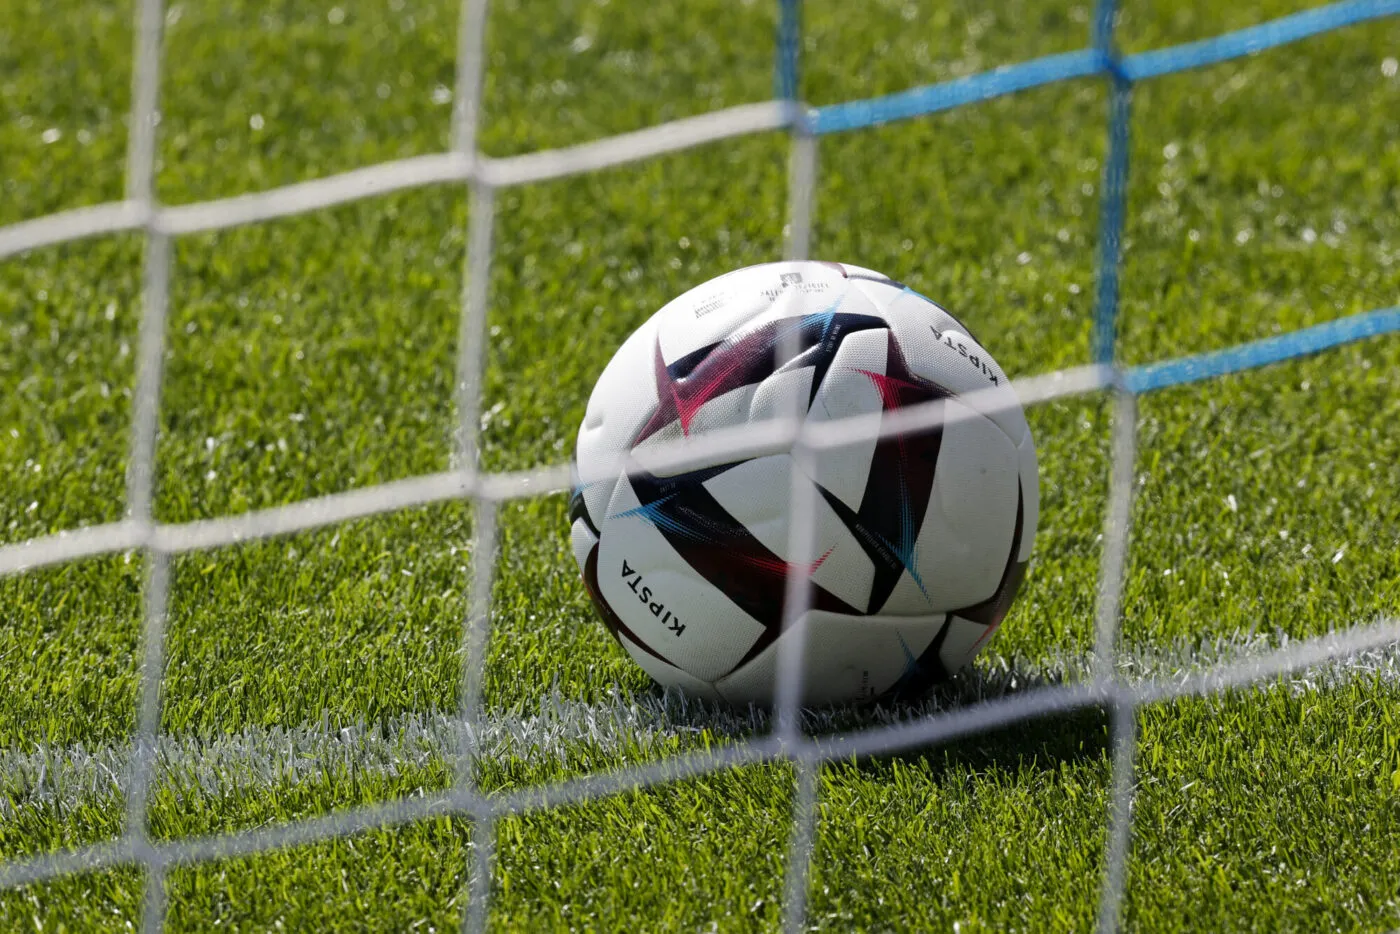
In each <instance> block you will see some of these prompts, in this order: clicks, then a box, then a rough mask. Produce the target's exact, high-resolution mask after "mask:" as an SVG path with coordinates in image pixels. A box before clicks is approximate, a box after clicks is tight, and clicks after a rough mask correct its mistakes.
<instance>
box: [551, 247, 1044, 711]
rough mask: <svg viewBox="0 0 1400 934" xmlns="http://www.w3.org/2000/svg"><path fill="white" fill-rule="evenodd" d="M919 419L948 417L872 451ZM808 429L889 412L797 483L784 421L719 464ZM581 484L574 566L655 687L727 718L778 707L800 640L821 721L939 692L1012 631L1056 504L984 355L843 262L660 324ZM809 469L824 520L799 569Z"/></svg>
mask: <svg viewBox="0 0 1400 934" xmlns="http://www.w3.org/2000/svg"><path fill="white" fill-rule="evenodd" d="M794 352H795V355H792V354H793V353H794ZM920 403H929V405H928V406H926V408H941V411H942V415H943V418H942V420H941V421H940V422H938V423H936V424H934V425H933V426H932V427H922V426H920V427H917V428H916V430H914V431H911V432H906V433H903V434H893V435H889V436H885V437H881V436H880V431H879V429H878V428H876V427H875V426H876V425H878V424H879V423H880V422H881V420H882V419H883V418H884V416H881V415H878V414H873V413H889V412H890V411H891V410H894V409H898V408H901V407H904V406H911V405H917V404H920ZM797 414H800V415H801V416H802V417H804V418H805V419H806V421H807V422H808V423H815V422H831V421H835V420H838V419H843V418H848V417H851V416H859V415H867V416H872V415H873V417H867V418H865V419H861V420H858V421H857V422H856V424H858V425H861V426H864V427H853V428H850V429H849V432H848V433H847V434H843V435H841V436H840V446H838V447H834V448H832V447H822V448H820V449H817V450H815V451H813V452H812V453H811V456H810V457H809V458H808V459H804V460H803V461H802V462H801V466H799V462H798V461H797V460H796V459H795V458H794V456H793V447H792V432H791V431H788V432H782V431H774V430H772V425H770V426H769V428H768V430H766V431H765V430H764V428H763V427H762V426H761V425H759V426H758V427H756V428H754V429H753V431H752V437H751V438H749V439H747V440H746V441H745V442H744V443H745V444H746V445H747V446H746V447H745V448H744V449H743V451H742V453H741V454H739V455H737V456H736V455H735V454H734V453H733V449H732V448H731V449H730V450H729V451H728V452H727V453H721V454H718V455H716V454H714V453H710V454H708V455H707V454H706V452H705V451H704V450H703V448H704V447H705V444H704V441H705V440H706V436H712V435H713V434H714V433H715V432H717V431H719V430H720V429H730V431H729V432H728V434H729V436H730V437H731V438H732V437H733V435H734V434H735V432H734V431H733V430H732V429H734V428H735V427H736V426H742V425H746V424H747V425H751V426H752V425H754V424H755V423H761V422H764V421H768V420H772V419H780V418H784V417H788V418H791V417H792V416H793V415H797ZM814 427H815V426H814ZM839 430H842V431H846V430H847V429H844V428H843V429H839ZM709 441H710V444H709V447H710V448H712V449H713V448H714V447H715V446H716V445H715V439H714V438H713V437H710V438H709ZM691 448H694V449H695V453H694V456H690V455H689V454H688V453H687V452H688V451H689V450H690V449H691ZM678 449H679V458H680V461H678V454H677V451H678ZM678 463H679V466H677V464H678ZM575 469H576V471H577V473H576V487H575V491H574V495H573V499H572V501H571V504H570V512H569V515H570V522H571V525H572V529H571V531H572V539H573V550H574V555H575V557H576V558H577V560H578V564H579V567H580V569H581V570H582V571H583V578H584V581H585V583H586V585H587V588H588V592H589V594H590V596H591V597H592V598H593V602H594V604H595V605H596V606H597V608H598V612H599V613H600V614H601V615H602V617H603V622H604V623H605V624H606V626H607V628H608V630H609V631H610V632H611V633H612V634H613V636H615V637H616V638H617V641H618V642H619V643H621V644H622V647H623V648H624V649H626V651H627V653H628V654H629V655H630V656H631V657H632V658H633V659H634V660H636V662H637V664H638V665H640V666H641V667H642V668H643V669H644V670H645V671H646V672H647V673H648V674H649V675H651V677H652V678H654V679H655V680H656V681H658V682H660V683H661V684H663V685H673V686H675V687H678V688H680V689H682V690H684V691H687V692H689V693H693V694H698V695H701V696H704V697H707V698H711V699H715V700H723V701H728V702H730V703H733V704H745V703H758V704H768V703H771V702H772V699H773V696H774V692H775V680H776V672H777V667H778V665H777V661H778V653H779V651H780V647H781V645H782V644H783V641H784V640H786V639H791V638H794V637H796V636H797V635H798V632H799V630H802V631H803V635H804V636H805V643H804V648H803V656H802V664H803V694H802V700H803V702H804V703H807V704H828V703H841V702H849V701H868V700H873V699H875V698H879V697H882V696H886V695H890V694H896V693H898V694H913V693H917V692H921V691H923V690H925V689H927V687H928V686H929V685H930V684H932V683H934V682H936V681H938V680H941V679H944V678H947V677H948V676H949V675H950V674H951V673H952V672H954V671H956V670H957V669H959V668H961V667H962V666H963V665H965V664H967V662H968V661H970V660H971V659H972V657H973V656H974V655H976V654H977V651H978V650H979V649H981V647H982V646H983V645H985V644H986V642H987V640H988V638H989V637H990V636H991V635H992V633H994V632H995V631H996V629H997V627H998V626H999V625H1000V624H1001V621H1002V619H1003V618H1004V617H1005V616H1006V612H1007V610H1008V608H1009V607H1010V604H1011V600H1012V598H1013V597H1014V596H1015V594H1016V590H1017V588H1018V587H1019V586H1020V583H1021V579H1022V577H1023V576H1024V574H1025V570H1026V564H1027V561H1028V559H1029V557H1030V553H1031V543H1032V541H1033V540H1034V538H1035V528H1036V518H1037V514H1038V509H1039V503H1040V493H1039V487H1038V481H1037V472H1036V459H1035V445H1034V443H1033V441H1032V439H1031V433H1030V429H1029V427H1028V426H1027V425H1026V419H1025V415H1024V413H1023V412H1022V410H1021V406H1020V403H1019V402H1018V401H1017V399H1016V396H1015V393H1014V390H1012V388H1011V387H1010V385H1009V383H1008V380H1007V378H1006V374H1005V373H1003V372H1002V370H1001V368H1000V367H999V366H997V364H996V362H995V361H994V360H993V359H992V357H991V355H990V354H988V353H987V351H986V350H985V349H983V347H982V345H981V344H979V343H978V342H977V341H976V340H975V339H974V338H973V337H972V335H971V334H970V333H969V332H968V330H967V328H965V327H964V326H963V325H962V324H961V323H959V322H958V320H957V319H956V318H954V317H953V316H952V315H950V314H948V313H947V312H946V311H944V310H943V309H942V308H939V307H938V306H937V305H936V304H934V303H933V302H932V301H930V300H929V299H927V298H924V297H923V296H921V295H919V294H918V293H917V292H915V291H913V290H912V289H910V288H908V287H907V286H904V285H902V284H901V283H899V282H896V281H894V280H893V279H890V278H889V277H887V276H883V275H880V274H879V273H875V272H871V271H870V270H868V269H862V268H860V267H858V266H849V265H844V264H837V263H820V262H785V263H769V264H766V265H762V266H752V267H749V268H746V269H740V270H737V271H735V272H731V273H729V274H727V275H723V276H720V277H719V278H717V279H713V280H711V281H709V282H707V283H705V284H704V285H701V286H698V287H696V288H694V289H691V290H690V291H689V292H687V293H685V294H684V295H682V296H681V297H679V298H677V299H675V300H674V301H672V302H670V303H669V304H667V305H666V306H665V307H664V308H662V309H661V310H660V311H658V312H657V313H656V314H655V315H653V316H652V317H651V319H650V320H648V321H647V322H646V323H645V324H644V325H642V326H641V327H640V328H639V329H638V330H637V331H636V332H635V333H634V334H633V335H632V336H631V337H629V338H628V339H627V341H626V343H624V344H623V345H622V347H621V348H620V349H619V350H618V351H617V353H616V355H614V356H613V358H612V360H611V361H610V362H609V363H608V365H607V367H606V368H605V369H604V370H603V374H602V376H601V377H599V379H598V384H597V386H596V387H595V388H594V390H593V395H592V396H591V397H590V398H589V400H588V408H587V411H586V414H585V416H584V420H583V425H582V427H581V428H580V429H579V435H578V452H577V458H576V463H575ZM794 470H799V471H800V473H799V475H798V478H797V481H796V482H797V483H806V484H812V485H813V486H814V489H809V490H808V491H807V493H808V494H809V495H808V496H806V497H805V500H800V501H806V502H815V504H816V515H815V516H814V517H813V520H814V521H813V524H814V525H815V528H816V541H815V543H814V547H811V548H809V549H807V550H804V551H802V552H799V553H800V554H803V555H804V556H807V557H810V560H806V558H804V559H803V560H802V561H801V562H800V565H801V566H798V564H794V563H791V562H789V560H788V556H789V554H791V552H790V550H789V541H788V538H789V521H790V519H791V515H790V506H789V504H790V502H791V501H792V497H791V491H792V490H793V489H794V477H793V471H794ZM789 574H802V575H806V576H807V577H809V578H810V584H809V591H808V592H809V599H808V602H807V606H808V607H809V609H808V610H807V611H806V612H805V613H804V614H803V615H802V616H801V617H799V618H798V619H797V620H796V621H795V622H794V623H793V624H792V625H791V626H790V627H789V628H787V629H784V626H783V620H784V615H783V605H784V594H785V588H786V579H787V576H788V575H789Z"/></svg>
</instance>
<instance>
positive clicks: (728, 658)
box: [598, 479, 764, 681]
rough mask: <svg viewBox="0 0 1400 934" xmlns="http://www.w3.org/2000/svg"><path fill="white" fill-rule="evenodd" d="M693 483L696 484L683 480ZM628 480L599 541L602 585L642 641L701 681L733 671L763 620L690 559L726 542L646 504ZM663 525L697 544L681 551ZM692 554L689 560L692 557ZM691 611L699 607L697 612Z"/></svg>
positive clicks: (617, 495) (616, 496)
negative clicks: (712, 540)
mask: <svg viewBox="0 0 1400 934" xmlns="http://www.w3.org/2000/svg"><path fill="white" fill-rule="evenodd" d="M686 486H694V484H689V483H687V484H684V485H682V489H684V487H686ZM651 505H652V502H648V503H647V504H645V505H644V504H643V502H642V500H641V499H640V498H639V497H638V496H637V494H636V492H635V491H634V489H633V482H632V481H630V480H626V479H624V480H623V481H622V482H620V483H619V484H618V485H617V492H616V493H615V494H614V496H613V501H612V503H611V504H610V506H609V508H608V516H607V518H606V519H605V520H604V521H603V524H602V526H601V527H600V531H601V532H602V535H601V536H600V542H599V546H598V587H599V591H600V593H601V594H602V596H603V598H604V599H605V600H606V601H607V603H608V604H609V605H610V606H611V607H612V608H613V610H614V611H615V612H616V613H617V615H618V616H619V618H621V619H622V621H623V622H625V623H626V624H627V626H628V628H629V629H631V630H632V633H633V634H634V637H635V639H636V641H637V642H638V643H640V644H641V645H643V646H645V647H646V648H649V649H651V650H652V651H654V652H656V653H657V654H658V655H659V656H660V657H661V658H663V659H665V660H666V661H668V662H670V663H671V664H673V665H676V666H677V667H679V668H682V669H684V670H685V671H686V672H688V673H689V674H691V675H692V676H694V677H697V678H700V679H701V680H702V681H712V680H714V679H715V678H718V677H719V676H720V675H722V674H724V673H725V672H727V671H730V670H731V669H732V668H733V667H734V666H735V665H736V664H738V663H739V660H740V659H741V658H743V657H744V654H745V653H746V652H747V651H748V649H749V647H750V646H752V645H753V644H754V642H755V640H757V639H758V637H759V636H760V635H761V634H762V633H763V631H764V625H763V623H761V622H760V621H758V620H756V619H754V618H753V617H752V616H750V615H749V614H748V613H747V612H745V610H744V609H743V608H741V607H740V606H739V605H738V604H736V603H735V602H734V600H732V599H731V598H730V597H729V596H728V595H726V593H725V592H724V591H722V590H721V589H720V588H719V587H717V586H716V585H715V584H714V583H712V581H711V579H709V578H708V577H707V576H706V575H705V573H704V571H705V570H707V568H705V567H696V566H695V565H694V564H693V563H692V561H693V560H694V559H695V558H696V556H697V552H698V553H700V554H701V555H709V556H711V557H712V556H713V553H714V552H717V551H719V550H720V549H721V548H723V545H720V544H711V543H709V542H706V541H705V540H704V539H705V538H706V537H707V533H706V532H705V531H704V530H702V529H699V528H686V527H685V520H684V519H683V518H679V517H677V516H676V515H675V514H673V513H670V512H667V511H663V510H661V509H651V508H648V507H650V506H651ZM658 525H664V526H667V527H668V528H669V529H671V531H672V535H674V536H676V537H677V538H678V539H680V540H686V539H692V542H691V543H692V544H693V545H695V546H696V548H695V551H692V553H691V554H690V555H688V556H682V555H681V554H680V553H679V552H678V551H677V550H676V547H675V546H674V545H673V544H672V542H671V540H669V539H668V538H667V536H666V535H665V534H663V532H662V530H661V528H659V527H658ZM688 559H689V560H688ZM692 610H693V611H694V612H692Z"/></svg>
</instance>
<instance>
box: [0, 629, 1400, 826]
mask: <svg viewBox="0 0 1400 934" xmlns="http://www.w3.org/2000/svg"><path fill="white" fill-rule="evenodd" d="M1291 641H1293V640H1290V639H1289V638H1288V637H1286V636H1271V635H1263V634H1258V633H1236V634H1232V635H1229V636H1219V637H1214V638H1210V639H1208V640H1206V641H1204V642H1188V641H1186V640H1180V641H1177V642H1175V643H1172V644H1170V645H1168V646H1166V647H1156V648H1154V649H1152V650H1151V651H1146V652H1141V653H1137V654H1124V655H1121V656H1120V659H1121V661H1120V664H1119V666H1118V673H1119V675H1120V677H1122V678H1123V679H1124V680H1125V681H1126V682H1127V683H1129V684H1134V683H1139V682H1143V681H1148V680H1153V679H1165V680H1173V679H1177V678H1184V677H1186V676H1188V675H1191V674H1195V673H1198V672H1200V671H1202V670H1204V669H1206V668H1209V667H1213V666H1215V665H1219V664H1227V663H1230V662H1237V661H1241V660H1245V659H1248V658H1250V657H1253V656H1256V655H1260V654H1262V653H1264V652H1267V651H1273V650H1277V649H1280V648H1283V647H1286V646H1287V645H1288V644H1289V643H1290V642H1291ZM1094 664H1095V663H1094V657H1093V656H1092V655H1080V656H1072V657H1071V656H1064V657H1059V658H1051V659H1049V660H1047V661H1042V662H1039V663H1035V662H1027V661H1023V660H1016V659H1009V658H1006V657H999V658H995V659H993V661H992V664H991V665H989V666H988V665H983V666H981V667H979V668H978V669H977V671H976V673H975V674H972V675H968V676H961V677H959V678H957V679H956V680H955V682H954V684H953V686H952V687H951V688H950V689H949V690H946V691H944V692H942V693H938V694H935V695H933V696H930V697H928V698H925V699H923V700H921V701H919V702H917V703H915V704H905V705H900V706H876V707H870V708H858V709H846V710H833V711H806V712H804V715H803V719H804V724H803V726H804V728H805V729H806V730H807V731H808V732H811V733H818V734H820V733H827V732H834V731H837V730H851V729H857V728H870V727H878V726H888V725H892V724H895V723H899V722H907V721H911V720H918V719H921V718H923V717H927V716H929V715H931V714H934V713H937V712H939V711H941V710H944V709H948V708H950V707H958V706H964V705H967V704H970V703H975V702H977V701H982V700H991V699H995V698H999V697H1004V696H1007V695H1009V694H1015V693H1019V692H1021V691H1024V690H1027V689H1029V688H1034V687H1039V686H1044V685H1052V684H1064V683H1076V682H1083V681H1087V679H1089V678H1090V677H1091V676H1092V675H1093V673H1094ZM1367 675H1369V676H1377V677H1380V678H1383V679H1384V680H1386V681H1391V682H1397V683H1400V643H1396V644H1393V645H1390V646H1387V647H1385V648H1382V649H1376V650H1372V651H1368V652H1363V653H1361V654H1358V655H1354V656H1352V657H1350V658H1345V659H1339V660H1336V661H1332V662H1329V663H1326V664H1324V665H1321V666H1318V667H1316V668H1312V669H1309V670H1307V671H1302V672H1298V673H1295V674H1292V675H1289V676H1287V677H1285V678H1283V679H1278V680H1274V681H1267V682H1263V683H1261V684H1260V685H1259V689H1262V690H1280V689H1286V690H1291V691H1294V692H1309V691H1317V690H1325V689H1327V688H1330V687H1335V686H1337V685H1339V684H1342V683H1344V682H1347V681H1349V680H1351V679H1354V678H1356V677H1358V676H1367ZM457 729H458V721H457V719H456V717H455V715H453V714H449V713H445V712H436V711H435V712H428V713H408V714H403V715H400V716H397V717H393V718H390V719H388V720H385V721H382V722H379V723H372V724H365V723H355V724H351V725H348V726H344V727H339V728H337V727H335V726H332V725H331V724H329V723H326V722H321V723H310V724H304V725H302V726H295V727H281V726H273V727H250V728H247V729H244V730H242V731H240V732H238V733H235V734H232V735H227V736H216V737H200V736H195V735H180V736H169V735H167V736H163V737H161V739H160V741H159V743H158V744H157V751H156V756H155V762H154V766H153V771H152V775H151V786H152V788H153V789H154V788H165V789H170V790H173V791H175V792H176V793H178V794H182V795H202V796H209V797H218V796H223V795H228V794H236V793H240V792H249V791H256V790H257V789H259V788H270V787H285V786H287V785H296V784H302V783H309V782H315V781H319V780H323V779H325V778H327V777H337V778H351V777H353V776H361V775H382V776H395V775H400V774H404V773H406V772H407V773H412V772H418V771H420V770H423V769H426V768H429V767H433V766H442V767H444V768H446V769H447V770H449V771H450V770H451V768H452V765H453V763H454V759H455V749H456V748H457V746H456V744H457V742H458V739H459V735H458V733H457ZM768 729H769V715H768V714H767V712H765V711H759V710H754V709H749V710H729V709H724V708H716V707H714V706H711V705H708V704H703V703H698V702H695V701H691V700H688V699H687V698H685V697H684V696H681V695H678V694H671V693H668V694H666V695H664V696H655V695H643V696H640V697H633V698H623V697H621V696H618V697H617V698H616V699H615V700H613V701H610V702H604V703H595V704H585V703H580V702H577V701H568V700H563V699H560V698H558V697H555V698H551V699H548V700H546V701H544V702H542V703H541V704H540V706H539V708H538V710H536V711H535V712H532V713H525V714H520V713H512V714H494V715H493V714H487V715H486V716H485V717H484V722H483V725H482V728H481V731H480V733H479V734H478V735H477V736H475V737H470V741H471V745H472V748H473V755H474V756H475V757H476V758H477V759H478V760H485V759H494V760H515V761H526V762H548V763H551V764H555V765H557V766H560V767H564V768H569V767H580V768H588V767H590V766H591V765H593V764H596V760H597V756H598V754H599V753H600V752H601V753H603V754H605V755H609V754H614V755H623V754H625V755H627V756H628V758H645V757H649V756H650V755H651V754H654V753H655V752H657V751H658V747H662V746H665V745H668V744H670V745H674V746H675V747H676V751H677V752H679V751H681V750H683V749H685V748H687V747H688V746H689V745H690V744H689V743H687V742H686V738H687V737H693V738H695V739H696V740H697V741H698V739H699V737H701V736H702V735H704V734H708V735H709V736H711V737H718V738H720V739H721V740H722V741H724V740H727V739H731V738H739V737H744V736H753V735H756V734H762V733H765V732H767V730H768ZM129 759H130V747H129V746H128V745H127V744H126V743H120V742H113V743H106V744H100V745H95V746H87V745H84V744H81V743H79V744H75V745H71V746H49V747H41V748H39V749H38V750H34V751H28V752H24V751H18V750H4V751H0V819H4V820H12V819H14V818H16V817H18V816H19V814H20V813H21V812H22V811H24V810H29V809H36V808H43V809H49V808H54V809H57V810H59V811H64V810H67V809H69V808H72V807H74V806H76V805H78V804H80V803H82V802H90V801H100V800H103V799H109V800H110V799H116V798H117V797H118V796H119V795H120V794H121V788H122V782H123V779H124V776H125V775H126V774H127V773H126V770H127V768H128V765H129Z"/></svg>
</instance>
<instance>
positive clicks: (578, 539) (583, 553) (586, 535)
mask: <svg viewBox="0 0 1400 934" xmlns="http://www.w3.org/2000/svg"><path fill="white" fill-rule="evenodd" d="M569 544H570V545H572V546H573V550H574V560H575V561H577V562H578V566H579V567H580V568H582V567H583V566H584V565H586V564H587V563H588V553H589V552H590V551H592V550H593V548H594V546H595V545H597V544H598V536H597V535H595V534H594V533H593V530H592V529H590V528H589V527H588V523H587V522H585V521H583V520H582V519H575V520H574V524H573V525H571V526H569Z"/></svg>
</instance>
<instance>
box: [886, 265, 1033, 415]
mask: <svg viewBox="0 0 1400 934" xmlns="http://www.w3.org/2000/svg"><path fill="white" fill-rule="evenodd" d="M874 288H875V289H876V290H883V291H889V290H888V289H886V288H885V287H882V286H878V285H876V286H874ZM885 313H886V315H887V316H888V317H889V320H890V327H891V329H892V330H893V331H894V332H895V335H896V337H898V339H899V345H900V347H901V348H902V349H903V350H904V353H905V357H906V359H907V360H908V361H909V367H910V369H912V370H913V371H914V372H916V373H917V374H918V375H920V376H922V377H923V378H924V379H927V380H930V381H932V382H934V383H937V384H938V385H940V386H943V387H946V388H947V389H948V390H949V391H951V392H954V393H957V394H958V395H960V396H961V395H968V396H969V398H968V399H967V400H966V404H967V405H969V406H971V407H972V408H975V409H976V410H977V411H979V412H981V413H982V414H983V415H984V416H985V417H987V418H988V419H990V420H991V421H992V422H994V423H995V424H996V425H997V426H998V427H1000V428H1001V430H1002V431H1004V432H1005V433H1006V436H1007V437H1008V438H1010V439H1011V441H1012V442H1013V443H1016V442H1019V441H1020V440H1021V438H1023V437H1024V436H1025V435H1026V434H1027V433H1028V432H1029V429H1028V428H1027V427H1026V418H1025V415H1024V414H1023V412H1022V410H1021V403H1020V400H1019V399H1018V398H1017V397H1016V391H1015V390H1014V389H1013V388H1012V387H1011V381H1010V380H1009V379H1008V378H1007V376H1006V373H1005V372H1004V371H1003V370H1002V369H1001V367H1000V365H998V364H997V362H996V360H994V359H993V358H992V355H991V354H989V353H988V352H987V351H986V349H985V348H983V347H982V345H981V344H979V343H978V342H977V341H976V340H974V339H973V338H972V336H971V335H970V334H968V333H967V330H966V328H964V327H963V326H962V325H961V324H960V323H959V322H958V321H957V320H956V319H954V318H953V317H952V316H951V315H949V314H947V313H946V312H944V311H943V310H942V309H941V308H939V307H938V306H936V305H934V304H933V303H931V302H929V301H928V300H927V299H925V298H924V297H923V296H921V295H918V294H917V293H915V292H911V291H902V292H900V293H899V294H898V295H897V296H895V297H893V299H892V300H891V301H890V302H889V304H888V305H887V306H886V309H885Z"/></svg>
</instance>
